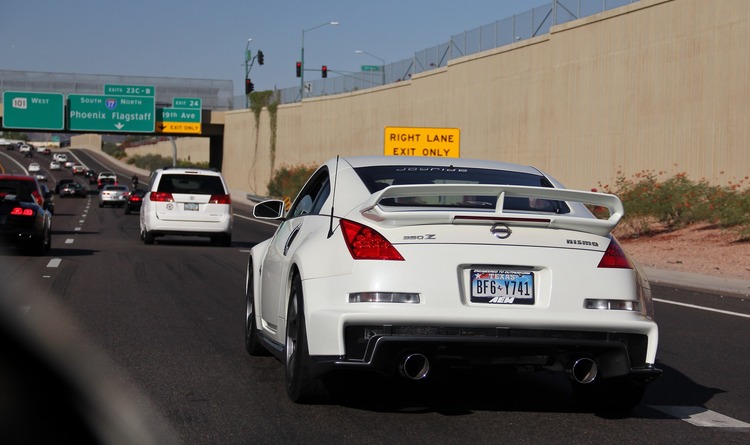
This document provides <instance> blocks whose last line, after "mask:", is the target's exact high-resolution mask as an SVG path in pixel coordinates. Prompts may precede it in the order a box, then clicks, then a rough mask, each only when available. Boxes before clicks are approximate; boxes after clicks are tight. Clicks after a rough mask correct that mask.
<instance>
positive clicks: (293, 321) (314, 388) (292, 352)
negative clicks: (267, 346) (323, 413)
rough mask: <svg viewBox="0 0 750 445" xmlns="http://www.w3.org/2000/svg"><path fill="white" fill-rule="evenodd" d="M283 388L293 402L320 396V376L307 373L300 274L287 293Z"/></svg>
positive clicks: (307, 352)
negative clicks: (318, 377) (284, 384)
mask: <svg viewBox="0 0 750 445" xmlns="http://www.w3.org/2000/svg"><path fill="white" fill-rule="evenodd" d="M284 349H285V356H286V361H285V364H286V366H285V368H286V391H287V394H288V395H289V398H290V399H292V401H293V402H295V403H313V402H316V401H317V400H319V399H320V398H321V396H322V394H321V392H322V390H321V385H322V382H321V381H320V380H319V379H316V378H313V377H312V376H311V375H310V352H309V350H308V348H307V327H306V324H305V310H304V297H303V295H302V280H301V279H300V277H299V275H295V276H294V278H293V279H292V287H291V290H290V292H289V307H288V309H287V317H286V345H285V348H284Z"/></svg>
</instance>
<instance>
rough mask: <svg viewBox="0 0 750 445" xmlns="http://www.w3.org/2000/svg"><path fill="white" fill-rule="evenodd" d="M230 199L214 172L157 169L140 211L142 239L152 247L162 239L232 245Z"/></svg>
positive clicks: (191, 169) (225, 187)
mask: <svg viewBox="0 0 750 445" xmlns="http://www.w3.org/2000/svg"><path fill="white" fill-rule="evenodd" d="M233 221H234V220H233V215H232V198H231V196H230V194H229V189H228V188H227V185H226V182H225V181H224V177H223V176H222V175H221V173H220V172H218V171H216V170H206V169H195V168H160V169H158V170H155V171H154V172H153V173H151V177H150V179H149V182H148V189H147V190H146V193H145V195H144V196H143V202H142V204H141V212H140V229H141V239H142V240H143V242H144V243H145V244H153V243H154V240H155V239H156V238H158V237H162V236H170V235H178V236H201V237H210V238H211V242H213V243H215V244H219V245H221V246H230V245H231V243H232V224H233Z"/></svg>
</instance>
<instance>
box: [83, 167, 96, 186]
mask: <svg viewBox="0 0 750 445" xmlns="http://www.w3.org/2000/svg"><path fill="white" fill-rule="evenodd" d="M83 175H84V176H86V177H87V178H88V179H89V184H96V172H95V171H94V170H86V171H85V172H83Z"/></svg>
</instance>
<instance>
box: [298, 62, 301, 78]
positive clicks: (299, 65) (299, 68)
mask: <svg viewBox="0 0 750 445" xmlns="http://www.w3.org/2000/svg"><path fill="white" fill-rule="evenodd" d="M297 77H302V62H297Z"/></svg>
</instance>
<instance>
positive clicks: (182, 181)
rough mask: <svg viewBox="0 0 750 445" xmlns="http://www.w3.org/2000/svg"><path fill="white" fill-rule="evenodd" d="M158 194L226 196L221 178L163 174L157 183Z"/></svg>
mask: <svg viewBox="0 0 750 445" xmlns="http://www.w3.org/2000/svg"><path fill="white" fill-rule="evenodd" d="M157 191H159V192H165V193H186V194H193V195H226V194H227V193H226V191H225V190H224V184H223V183H222V182H221V178H219V177H218V176H213V175H210V176H209V175H190V174H178V173H176V174H164V175H162V176H161V180H160V181H159V187H158V189H157Z"/></svg>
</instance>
